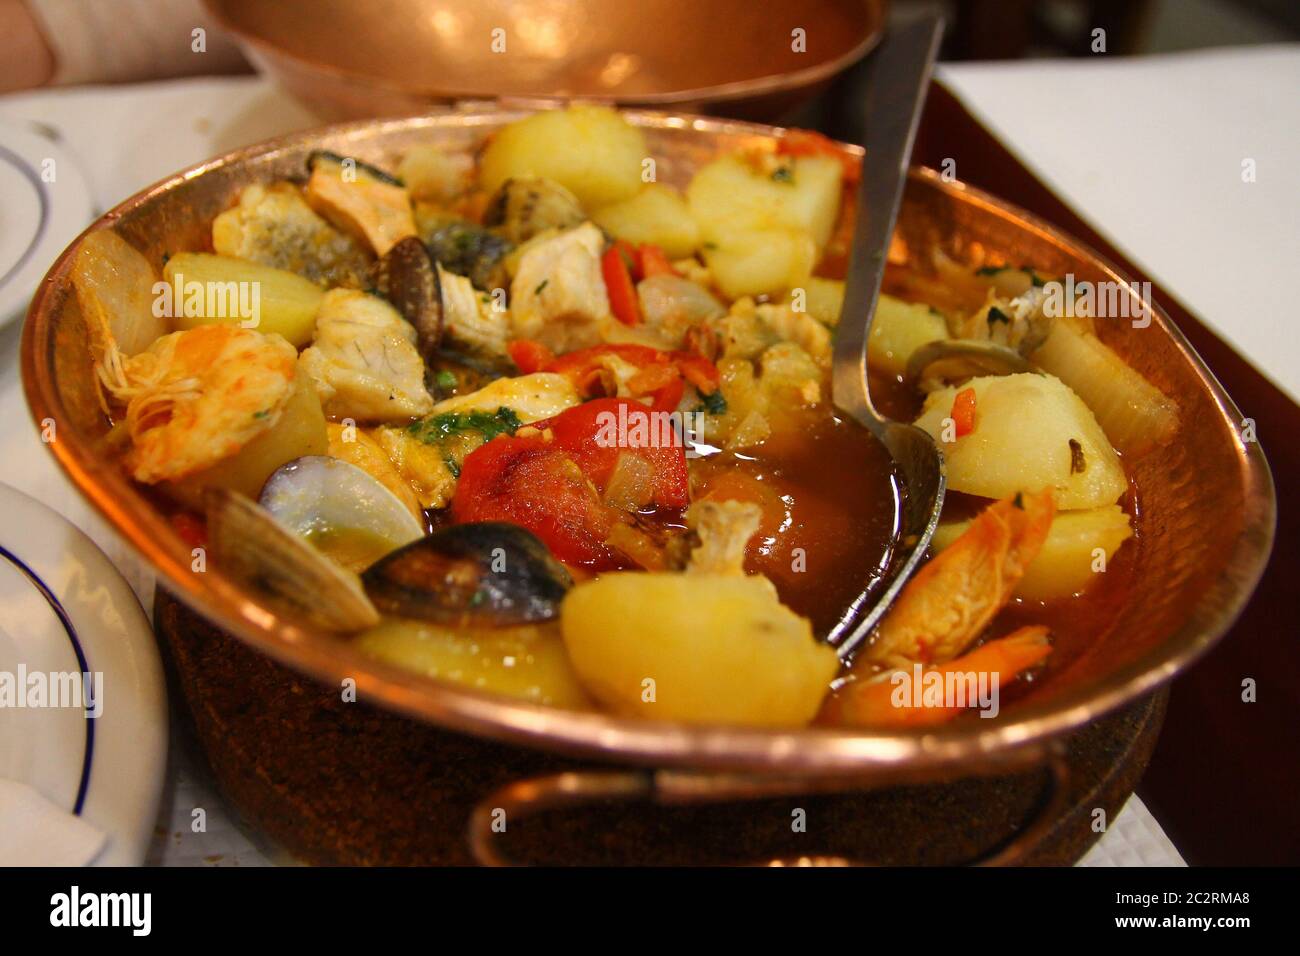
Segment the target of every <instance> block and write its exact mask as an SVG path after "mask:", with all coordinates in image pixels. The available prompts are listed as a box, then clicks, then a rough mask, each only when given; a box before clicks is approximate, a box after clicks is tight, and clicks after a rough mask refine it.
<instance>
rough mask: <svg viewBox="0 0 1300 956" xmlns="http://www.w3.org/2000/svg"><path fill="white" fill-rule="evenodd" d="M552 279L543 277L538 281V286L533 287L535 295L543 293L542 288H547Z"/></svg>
mask: <svg viewBox="0 0 1300 956" xmlns="http://www.w3.org/2000/svg"><path fill="white" fill-rule="evenodd" d="M550 281H551V280H550V279H543V280H542V281H541V282H539V283H537V287H536V288H535V289H533V295H541V294H542V290H543V289H545V288H546V286H547V285H548V284H549V283H550Z"/></svg>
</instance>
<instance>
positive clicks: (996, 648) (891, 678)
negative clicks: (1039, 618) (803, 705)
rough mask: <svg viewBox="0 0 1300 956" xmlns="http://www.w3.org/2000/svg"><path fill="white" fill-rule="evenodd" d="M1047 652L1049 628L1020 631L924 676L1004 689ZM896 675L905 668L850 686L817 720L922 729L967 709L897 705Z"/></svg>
mask: <svg viewBox="0 0 1300 956" xmlns="http://www.w3.org/2000/svg"><path fill="white" fill-rule="evenodd" d="M1051 652H1052V645H1051V643H1050V642H1049V640H1048V630H1047V628H1045V627H1039V626H1036V625H1035V626H1030V627H1022V628H1020V629H1019V630H1016V631H1013V632H1012V633H1010V634H1008V635H1007V636H1006V637H1000V638H998V639H997V640H993V641H989V642H988V643H986V644H983V645H981V646H980V647H977V648H976V649H975V650H973V651H971V652H970V653H968V654H965V655H963V656H962V657H958V658H956V659H955V660H951V661H949V662H948V663H946V664H940V665H938V666H937V667H930V668H926V669H925V670H924V672H923V673H925V674H926V675H927V676H928V675H932V674H937V675H940V676H942V677H944V678H947V677H948V676H949V675H957V674H960V675H963V676H964V677H965V678H966V680H967V681H969V680H970V679H971V677H972V676H973V677H974V678H975V680H976V681H977V682H978V681H979V678H980V677H984V680H985V686H988V683H989V682H991V681H992V680H993V679H994V678H996V684H995V685H994V686H997V687H1005V686H1006V685H1007V684H1009V683H1010V682H1011V681H1013V680H1015V679H1016V678H1017V677H1019V676H1020V675H1021V674H1023V673H1024V672H1025V671H1027V670H1029V669H1030V668H1033V667H1036V666H1038V665H1039V664H1041V663H1042V662H1043V661H1044V660H1046V658H1047V656H1048V655H1049V654H1050V653H1051ZM900 671H901V672H902V673H903V674H904V675H907V674H908V670H907V668H900V669H897V670H892V671H886V672H884V673H882V674H880V675H879V676H877V677H874V678H872V679H870V680H860V681H856V682H854V683H850V684H848V685H847V686H846V687H844V688H843V689H842V690H840V691H839V693H837V694H835V695H834V696H832V697H831V698H829V699H828V700H827V702H826V705H825V706H824V707H823V708H822V714H821V720H822V721H823V722H826V723H836V724H852V725H855V726H862V727H926V726H932V725H934V724H941V723H944V722H945V721H948V720H951V719H952V718H953V717H955V716H957V714H959V713H961V712H962V711H963V710H965V709H966V708H965V707H959V706H956V705H955V704H952V703H950V702H947V701H945V702H944V703H943V704H941V705H937V706H936V705H930V704H925V703H917V702H914V701H913V702H909V703H907V704H906V705H900V703H899V701H898V698H897V697H896V696H895V695H896V689H897V686H898V684H897V678H896V677H895V675H897V674H898V673H899V672H900ZM986 675H987V676H986Z"/></svg>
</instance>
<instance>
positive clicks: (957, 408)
mask: <svg viewBox="0 0 1300 956" xmlns="http://www.w3.org/2000/svg"><path fill="white" fill-rule="evenodd" d="M951 415H952V423H953V426H954V428H953V431H954V433H955V434H956V436H957V437H958V438H965V437H966V436H967V435H969V434H970V433H971V432H973V431H974V430H975V389H973V388H963V389H962V390H961V391H960V392H958V393H957V397H956V398H954V399H953V400H952V412H951Z"/></svg>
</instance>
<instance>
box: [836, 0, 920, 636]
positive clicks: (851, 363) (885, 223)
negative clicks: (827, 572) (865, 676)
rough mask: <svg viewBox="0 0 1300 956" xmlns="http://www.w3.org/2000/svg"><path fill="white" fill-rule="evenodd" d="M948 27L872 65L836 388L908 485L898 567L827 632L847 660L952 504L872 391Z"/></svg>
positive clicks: (900, 40) (900, 43)
mask: <svg viewBox="0 0 1300 956" xmlns="http://www.w3.org/2000/svg"><path fill="white" fill-rule="evenodd" d="M942 32H943V21H942V20H941V19H940V18H938V17H936V16H923V17H919V18H917V19H915V20H913V21H911V22H909V23H906V24H903V25H900V26H898V27H895V28H894V29H892V30H891V31H890V32H889V33H888V34H887V35H886V36H885V38H884V40H883V41H882V43H881V44H880V47H879V48H878V49H877V50H876V52H875V53H874V54H872V56H871V58H870V61H869V64H868V70H869V74H868V83H867V97H866V98H867V111H866V115H867V123H866V136H865V142H864V143H863V145H864V146H865V147H866V155H865V156H864V157H863V160H862V182H861V185H860V187H859V188H858V209H857V213H858V218H857V223H858V228H857V229H856V231H855V233H854V236H853V250H852V255H851V257H850V259H849V272H848V277H847V279H846V284H845V289H844V306H843V310H842V312H841V316H840V322H839V326H838V328H837V330H836V338H835V355H834V367H833V373H832V383H831V385H832V392H833V395H834V399H835V404H836V406H838V408H839V409H840V411H841V412H843V413H844V414H846V415H848V416H850V417H851V418H853V419H854V420H855V421H857V422H859V423H861V424H862V425H864V426H865V427H866V428H868V429H870V430H871V432H872V434H874V435H875V436H876V437H877V438H878V439H880V441H881V443H882V444H883V445H884V446H885V448H886V449H888V450H889V454H890V456H891V457H892V458H893V459H894V463H895V464H896V465H897V467H898V470H899V472H900V474H901V476H902V480H903V488H902V501H901V506H900V507H901V514H900V515H899V518H900V521H899V525H900V527H899V534H898V550H897V551H896V552H895V554H894V555H893V557H892V560H891V561H890V562H889V568H888V569H887V570H886V571H885V573H884V575H883V577H881V578H878V579H876V580H874V581H873V582H872V583H871V585H870V586H869V587H868V588H867V589H866V590H865V591H864V592H863V594H862V595H860V596H859V597H858V599H857V600H855V601H854V602H853V604H852V605H851V606H850V607H849V609H848V610H847V611H846V612H845V613H844V615H843V617H842V618H841V619H840V621H839V622H838V623H837V624H836V625H835V627H833V628H832V629H831V632H830V634H829V635H827V641H828V642H829V643H830V644H831V645H833V646H834V647H835V649H836V652H837V653H838V654H839V656H840V658H841V660H844V659H847V658H848V657H849V656H850V655H851V654H852V653H853V651H854V650H856V649H857V648H858V646H859V645H860V644H861V643H862V641H863V640H864V639H865V638H866V637H867V635H869V634H870V633H871V631H872V629H873V628H874V627H875V626H876V624H877V623H878V622H879V621H880V619H881V618H882V617H883V616H884V614H885V612H886V611H888V610H889V607H890V605H891V604H892V603H893V601H894V599H895V598H896V597H897V596H898V593H899V591H901V590H902V588H903V585H904V584H906V583H907V580H908V578H910V577H911V575H912V573H913V572H914V571H915V570H916V568H917V566H918V565H919V564H920V561H921V558H922V556H923V555H924V553H925V549H926V548H927V547H928V546H929V543H930V537H931V535H932V534H934V528H935V525H936V524H937V523H938V521H939V510H940V509H941V508H942V507H943V494H944V488H945V478H944V466H943V455H942V454H941V453H940V451H939V449H938V447H937V446H936V445H935V443H934V440H933V439H932V438H931V437H930V436H929V435H928V434H927V433H925V432H923V431H922V430H921V429H919V428H917V427H915V426H914V425H908V424H905V423H903V422H896V421H892V420H890V419H888V418H885V417H884V416H882V415H881V414H880V413H879V412H877V411H876V409H875V407H874V406H873V405H872V404H871V396H870V395H869V394H868V392H867V338H868V335H869V334H870V332H871V320H872V318H873V317H874V315H875V311H876V303H877V302H878V301H879V298H880V283H881V280H882V279H883V278H884V274H885V260H886V257H887V254H888V252H889V242H890V238H891V237H892V236H893V233H894V223H895V221H896V220H897V218H898V208H899V205H900V203H901V202H902V198H903V187H904V186H905V185H906V183H907V169H908V162H909V158H910V157H911V154H912V143H913V141H914V140H915V138H916V129H917V126H918V124H919V123H920V119H921V109H922V107H923V106H924V105H925V94H926V92H927V89H928V87H929V83H930V71H931V69H932V67H933V65H934V59H935V55H936V53H937V52H938V48H939V38H940V36H941V34H942Z"/></svg>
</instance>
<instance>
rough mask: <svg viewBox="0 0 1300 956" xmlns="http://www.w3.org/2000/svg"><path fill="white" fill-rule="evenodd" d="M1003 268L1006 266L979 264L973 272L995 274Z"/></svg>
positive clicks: (982, 274) (986, 274)
mask: <svg viewBox="0 0 1300 956" xmlns="http://www.w3.org/2000/svg"><path fill="white" fill-rule="evenodd" d="M1005 268H1006V266H980V267H979V268H978V269H976V270H975V274H976V275H977V276H995V275H997V274H998V273H999V272H1001V271H1002V270H1003V269H1005Z"/></svg>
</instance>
